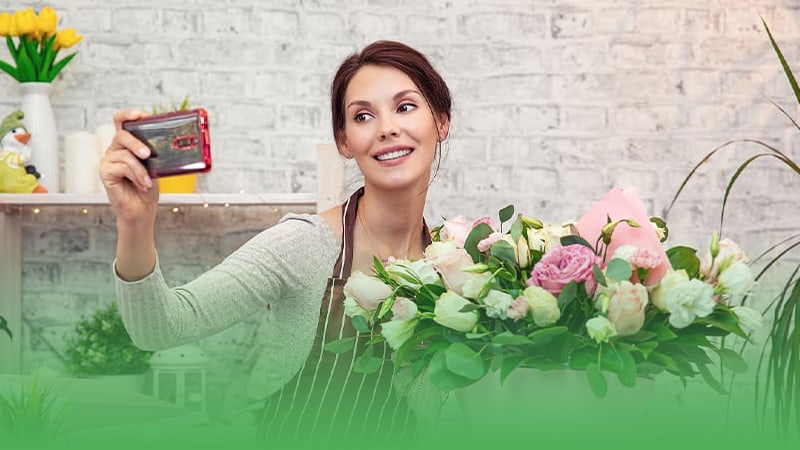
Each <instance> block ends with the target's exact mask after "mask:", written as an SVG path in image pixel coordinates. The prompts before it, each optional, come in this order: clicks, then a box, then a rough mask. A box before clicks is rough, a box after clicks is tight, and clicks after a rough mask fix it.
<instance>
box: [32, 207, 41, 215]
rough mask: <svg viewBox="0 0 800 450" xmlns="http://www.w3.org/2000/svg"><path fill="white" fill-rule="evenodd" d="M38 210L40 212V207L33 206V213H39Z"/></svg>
mask: <svg viewBox="0 0 800 450" xmlns="http://www.w3.org/2000/svg"><path fill="white" fill-rule="evenodd" d="M39 212H41V209H39V208H33V213H34V214H39Z"/></svg>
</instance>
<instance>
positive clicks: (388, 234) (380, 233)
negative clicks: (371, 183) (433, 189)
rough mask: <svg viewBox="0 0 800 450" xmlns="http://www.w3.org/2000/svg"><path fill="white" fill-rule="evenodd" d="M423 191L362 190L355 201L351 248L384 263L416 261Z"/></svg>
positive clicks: (419, 247) (421, 227)
mask: <svg viewBox="0 0 800 450" xmlns="http://www.w3.org/2000/svg"><path fill="white" fill-rule="evenodd" d="M426 196H427V189H425V190H424V191H423V192H417V193H413V192H411V193H409V194H404V193H402V192H398V191H391V192H387V191H381V190H377V189H370V188H366V189H365V191H364V195H363V196H362V197H361V199H360V200H359V205H358V221H357V224H356V239H355V246H356V249H358V250H359V251H360V252H362V253H368V254H370V255H374V256H377V257H378V258H379V259H382V260H385V259H387V258H388V257H390V256H393V257H395V258H397V259H409V258H412V259H419V258H421V257H422V252H423V251H424V250H425V249H424V248H423V245H424V244H423V241H422V229H423V212H424V209H425V199H426Z"/></svg>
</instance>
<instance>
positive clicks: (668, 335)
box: [647, 322, 678, 342]
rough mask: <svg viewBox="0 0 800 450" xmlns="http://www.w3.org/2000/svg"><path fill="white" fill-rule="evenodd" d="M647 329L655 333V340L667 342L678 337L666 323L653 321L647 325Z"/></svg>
mask: <svg viewBox="0 0 800 450" xmlns="http://www.w3.org/2000/svg"><path fill="white" fill-rule="evenodd" d="M647 329H648V331H650V332H653V333H656V338H655V340H656V342H667V341H671V340H673V339H675V338H677V337H678V335H677V334H675V332H674V331H672V330H670V329H669V328H668V327H667V326H666V325H664V324H662V323H659V322H654V323H652V324H651V325H650V326H648V327H647Z"/></svg>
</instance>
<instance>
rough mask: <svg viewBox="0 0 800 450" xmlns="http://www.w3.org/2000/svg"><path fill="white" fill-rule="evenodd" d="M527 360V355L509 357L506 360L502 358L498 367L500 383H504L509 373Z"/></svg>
mask: <svg viewBox="0 0 800 450" xmlns="http://www.w3.org/2000/svg"><path fill="white" fill-rule="evenodd" d="M526 359H528V356H527V355H520V356H511V357H507V358H503V361H502V364H501V365H500V383H501V384H502V383H503V382H504V381H506V378H508V376H509V375H511V372H513V371H514V369H516V368H517V367H519V365H520V364H522V362H523V361H525V360H526Z"/></svg>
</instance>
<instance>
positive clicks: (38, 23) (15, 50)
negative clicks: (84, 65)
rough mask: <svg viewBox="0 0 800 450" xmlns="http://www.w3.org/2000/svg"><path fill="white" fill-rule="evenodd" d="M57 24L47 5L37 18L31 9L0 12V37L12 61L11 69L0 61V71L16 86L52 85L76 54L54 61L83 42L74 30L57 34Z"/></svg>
mask: <svg viewBox="0 0 800 450" xmlns="http://www.w3.org/2000/svg"><path fill="white" fill-rule="evenodd" d="M57 25H58V16H57V15H56V12H55V11H53V8H51V7H49V6H45V7H44V8H42V10H41V11H40V12H39V15H38V16H37V15H36V13H35V12H34V11H33V9H31V8H28V9H25V10H19V11H16V12H15V13H14V15H11V14H10V13H8V12H2V13H0V36H5V38H6V44H7V45H8V51H9V53H10V54H11V58H12V59H13V60H14V65H13V66H12V65H11V64H8V63H7V62H5V61H0V69H2V70H3V71H4V72H6V73H7V74H9V75H11V76H12V77H13V78H14V79H15V80H17V81H19V82H20V83H24V82H30V81H34V82H46V83H50V82H52V81H53V80H54V79H55V78H56V76H57V75H58V74H59V73H60V72H61V70H62V69H63V68H64V67H65V66H66V65H67V64H69V62H70V61H72V58H74V57H75V55H76V54H77V52H75V53H72V54H70V55H67V56H65V57H63V58H61V59H60V60H58V61H56V59H57V58H58V53H59V51H61V50H62V49H67V48H70V47H72V46H73V45H75V44H77V43H78V42H80V41H81V39H83V36H81V35H79V34H77V33H75V29H74V28H65V29H62V30H60V31H57V30H56V27H57ZM15 38H16V43H15V42H14V40H15Z"/></svg>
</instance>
